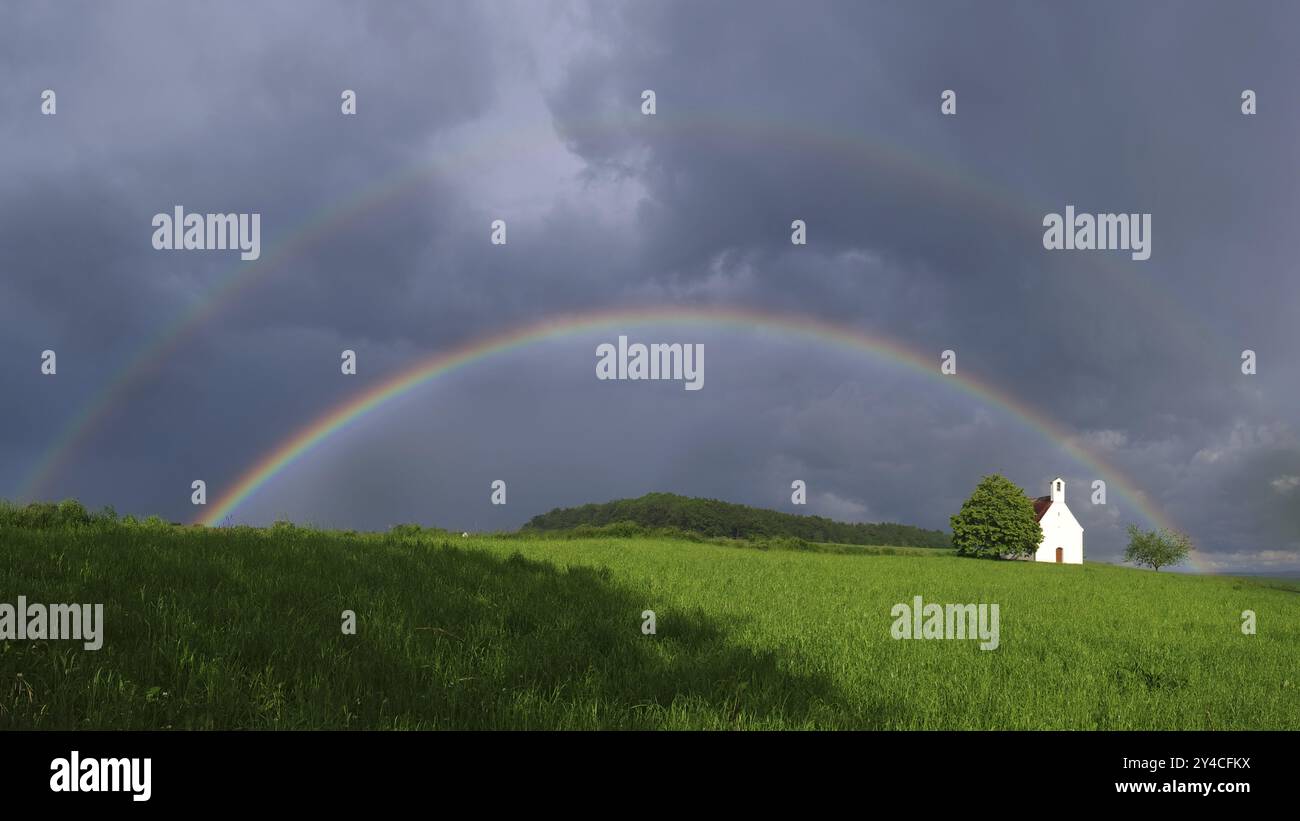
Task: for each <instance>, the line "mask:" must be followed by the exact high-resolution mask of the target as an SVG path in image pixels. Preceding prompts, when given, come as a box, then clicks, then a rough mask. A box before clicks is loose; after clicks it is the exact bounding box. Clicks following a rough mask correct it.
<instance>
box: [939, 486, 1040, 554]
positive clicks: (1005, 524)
mask: <svg viewBox="0 0 1300 821" xmlns="http://www.w3.org/2000/svg"><path fill="white" fill-rule="evenodd" d="M949 521H950V522H951V523H952V545H953V547H955V548H957V552H958V553H959V554H961V555H963V556H1012V557H1015V556H1032V555H1033V554H1034V551H1035V550H1037V549H1038V545H1039V544H1041V543H1042V541H1043V529H1042V528H1041V527H1039V526H1038V519H1037V517H1035V516H1034V503H1033V502H1031V501H1029V497H1028V496H1026V495H1025V492H1024V491H1023V490H1021V489H1020V488H1019V487H1018V486H1017V485H1016V484H1015V483H1013V482H1011V481H1010V480H1008V479H1006V478H1004V477H1002V476H999V475H997V474H996V473H995V474H993V475H991V476H985V477H984V478H983V479H981V480H980V483H979V485H977V486H976V487H975V492H974V493H972V494H971V497H970V498H969V499H967V500H966V501H965V502H964V503H963V504H962V506H961V510H960V511H958V512H957V514H956V515H955V516H953V517H952V518H951V519H950V520H949Z"/></svg>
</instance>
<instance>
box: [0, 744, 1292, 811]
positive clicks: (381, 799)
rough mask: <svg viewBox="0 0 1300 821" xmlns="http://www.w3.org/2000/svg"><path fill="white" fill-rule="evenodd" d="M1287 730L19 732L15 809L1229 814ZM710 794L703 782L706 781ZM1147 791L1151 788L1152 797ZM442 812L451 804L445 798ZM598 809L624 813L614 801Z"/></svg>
mask: <svg viewBox="0 0 1300 821" xmlns="http://www.w3.org/2000/svg"><path fill="white" fill-rule="evenodd" d="M1294 739H1295V736H1294V734H1290V733H1281V732H1256V733H1248V732H1228V733H1212V732H1204V733H1201V732H1165V733H1161V732H1150V733H1143V732H1117V733H1081V732H1032V733H1030V732H1025V733H1015V732H836V733H826V732H783V733H708V732H665V733H628V732H608V733H592V732H565V733H554V732H500V733H483V732H477V733H465V732H47V733H40V732H6V733H2V734H0V773H3V776H2V777H0V785H2V786H3V791H4V792H3V794H4V802H5V806H6V808H11V807H13V806H15V803H16V802H22V803H24V804H35V805H40V806H45V807H50V808H59V807H67V808H83V809H89V808H91V807H92V806H94V807H97V808H104V809H109V808H117V809H119V810H125V811H128V812H129V811H132V810H137V809H149V808H157V807H166V808H168V809H201V810H211V809H221V808H232V809H235V808H254V807H256V808H263V807H275V806H280V805H283V806H292V807H294V808H296V809H299V810H301V809H310V808H313V807H321V808H325V809H329V810H331V811H338V810H341V809H342V808H345V807H347V806H363V807H364V806H374V805H376V804H386V803H388V802H393V801H399V802H403V801H409V802H417V801H418V802H427V801H428V800H429V799H430V798H431V797H432V796H436V797H437V799H438V801H439V802H446V801H448V800H455V799H457V798H464V799H465V800H472V801H474V802H475V805H477V806H483V803H484V802H485V801H486V802H488V803H490V804H492V805H493V806H496V805H498V804H500V803H513V802H515V801H518V802H521V803H524V804H531V805H532V806H533V808H534V809H538V808H542V807H547V806H551V805H553V804H556V803H563V804H564V805H566V806H572V805H573V803H574V802H575V801H582V800H584V799H587V800H593V801H594V800H596V797H597V796H600V795H601V794H602V793H607V792H609V791H610V790H613V791H614V793H613V794H612V795H613V797H612V798H611V799H610V800H618V799H617V795H618V794H622V795H623V796H624V799H623V800H631V799H630V796H633V795H635V802H634V803H635V805H636V806H635V807H631V806H629V809H635V810H637V811H639V812H644V811H645V810H646V809H647V804H648V803H656V802H660V801H662V802H664V803H665V804H666V805H672V804H675V803H676V804H678V805H679V806H680V804H679V802H677V799H678V798H683V797H686V796H690V797H691V800H692V801H693V802H695V803H697V804H701V805H702V804H710V803H715V802H718V801H722V800H723V799H724V798H725V803H726V804H727V805H729V806H731V807H733V808H734V807H736V806H737V805H742V804H745V803H750V802H761V803H763V804H767V803H768V802H770V801H773V800H777V799H780V798H782V797H783V796H784V797H787V798H789V799H792V800H797V801H800V802H803V803H805V805H806V804H807V803H809V802H813V803H816V802H821V801H828V800H837V799H839V798H840V797H842V796H843V795H846V794H851V795H852V796H853V799H854V800H855V801H870V800H872V799H878V798H885V799H888V798H895V797H904V796H908V797H912V798H915V797H917V796H924V797H925V798H926V800H927V801H931V800H932V799H933V800H935V801H938V802H941V803H942V802H945V801H953V802H958V803H964V802H969V801H972V800H978V799H979V798H981V797H985V798H986V797H989V796H990V795H997V796H998V801H999V804H1000V805H1011V806H1015V805H1019V804H1021V803H1024V804H1025V805H1032V804H1033V803H1034V802H1036V801H1038V800H1040V799H1047V798H1050V799H1051V800H1053V801H1054V802H1057V805H1060V804H1062V803H1064V804H1066V805H1073V806H1077V805H1079V804H1085V805H1092V804H1099V803H1104V804H1112V803H1113V804H1114V805H1116V806H1124V805H1125V804H1130V803H1132V802H1135V801H1140V802H1143V803H1146V802H1150V801H1155V802H1157V803H1159V802H1161V801H1164V800H1175V801H1177V802H1178V803H1179V804H1182V803H1183V802H1184V801H1185V800H1187V799H1195V800H1198V801H1201V802H1204V803H1203V804H1202V806H1205V807H1213V808H1215V809H1226V808H1232V807H1237V806H1240V805H1241V802H1243V801H1250V800H1252V799H1256V798H1259V799H1264V800H1270V799H1271V800H1273V801H1280V800H1285V799H1286V798H1287V797H1289V796H1290V795H1291V794H1292V792H1291V789H1290V787H1291V786H1292V785H1291V784H1289V783H1288V782H1289V780H1292V779H1294V774H1295V756H1294V747H1293V743H1294ZM702 791H703V794H702ZM1139 796H1140V797H1139ZM442 806H443V809H444V810H451V809H452V807H453V805H450V804H442ZM601 806H602V807H605V808H607V809H616V805H614V804H609V803H607V802H606V801H604V800H602V802H601Z"/></svg>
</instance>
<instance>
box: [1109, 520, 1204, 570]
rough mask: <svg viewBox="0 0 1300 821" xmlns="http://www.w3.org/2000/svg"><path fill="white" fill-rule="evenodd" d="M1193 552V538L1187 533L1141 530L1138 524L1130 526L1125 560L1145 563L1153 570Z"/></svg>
mask: <svg viewBox="0 0 1300 821" xmlns="http://www.w3.org/2000/svg"><path fill="white" fill-rule="evenodd" d="M1191 552H1192V540H1191V538H1189V537H1188V536H1187V534H1185V533H1179V532H1178V531H1176V530H1168V529H1163V530H1160V531H1158V532H1157V531H1155V530H1141V529H1139V528H1138V526H1137V525H1129V526H1128V548H1127V549H1126V550H1125V551H1124V561H1126V562H1133V563H1134V564H1137V565H1145V566H1147V567H1149V568H1151V569H1152V570H1159V569H1160V568H1162V567H1170V566H1172V565H1176V564H1178V563H1180V562H1182V561H1183V560H1185V559H1186V558H1187V555H1188V554H1189V553H1191Z"/></svg>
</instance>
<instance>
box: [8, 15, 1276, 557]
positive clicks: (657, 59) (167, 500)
mask: <svg viewBox="0 0 1300 821" xmlns="http://www.w3.org/2000/svg"><path fill="white" fill-rule="evenodd" d="M0 15H2V16H3V25H0V179H2V180H3V182H4V184H3V186H2V187H0V454H2V455H3V458H0V497H7V498H23V499H25V500H26V499H31V498H63V497H69V496H74V497H77V498H79V499H80V500H82V501H83V502H84V503H85V504H86V505H87V506H90V507H99V506H101V505H106V504H111V505H113V506H114V507H115V508H116V509H117V510H118V511H119V512H120V513H127V512H130V513H135V514H150V513H156V514H158V515H161V516H163V517H164V518H167V519H172V520H178V521H181V520H183V521H189V520H192V519H194V518H195V517H196V515H199V511H197V510H196V508H195V507H194V506H193V505H191V503H190V493H191V490H190V483H191V482H192V481H193V480H194V479H203V480H205V481H206V482H207V483H208V488H209V500H210V501H212V500H214V499H216V498H218V497H220V496H221V495H222V494H223V492H224V491H225V490H226V489H228V488H229V487H230V485H231V484H232V483H233V482H234V481H235V479H236V478H237V477H238V476H239V475H240V474H241V473H243V472H244V471H245V470H246V469H247V468H248V467H249V466H250V465H252V464H254V463H255V462H256V461H257V460H258V459H259V458H260V457H262V456H263V455H264V454H265V453H266V452H268V451H269V450H270V449H272V448H274V447H275V446H276V445H277V444H278V443H280V442H281V441H283V440H284V439H285V438H286V437H288V436H290V435H291V434H293V433H294V432H295V431H297V430H298V429H300V428H302V427H303V426H304V425H306V424H309V423H310V422H311V421H312V420H314V419H316V418H317V417H318V416H320V415H321V414H323V413H326V412H327V411H329V409H330V408H332V407H333V406H335V405H336V404H337V403H339V402H341V401H345V400H346V399H348V398H349V397H353V396H356V395H359V394H360V393H362V392H364V391H365V390H366V389H367V388H368V387H374V386H376V385H379V384H381V383H382V382H383V381H384V380H385V378H387V377H389V376H391V375H393V374H395V373H398V372H399V371H401V370H402V369H404V368H405V367H408V366H410V365H412V364H414V363H416V362H418V361H420V360H421V359H422V358H425V357H428V356H430V355H432V354H434V353H436V352H438V351H443V350H451V349H455V348H457V347H459V346H461V345H464V344H465V343H467V342H470V341H472V340H475V339H481V338H488V337H490V336H493V335H495V334H499V333H502V332H507V331H509V330H511V329H512V328H517V327H520V326H522V325H525V324H527V323H530V322H535V321H538V320H541V319H544V318H546V317H548V316H552V315H558V314H565V313H584V312H590V311H600V310H608V309H636V308H647V307H667V306H690V307H694V308H701V307H704V308H736V309H755V310H764V311H768V312H781V313H789V314H797V315H801V316H809V317H815V318H817V319H819V320H821V321H825V322H829V323H834V324H836V325H839V326H843V327H845V328H851V329H854V330H856V331H859V332H862V333H867V334H870V335H873V336H878V337H886V338H891V339H894V340H896V341H897V342H898V344H900V345H902V346H903V347H906V348H907V349H909V350H911V351H914V352H915V353H916V354H917V355H918V356H920V357H922V358H923V359H926V360H932V361H933V363H934V365H933V372H931V373H926V372H919V371H918V370H916V369H909V368H907V367H902V366H900V365H899V363H898V362H896V361H891V360H890V359H889V358H888V357H882V356H878V355H873V354H871V353H868V352H865V351H853V350H849V349H846V348H843V347H837V346H832V345H828V344H826V343H825V342H824V341H822V340H818V339H815V338H809V337H806V336H799V335H792V334H788V333H779V332H774V331H772V330H771V329H766V330H765V329H761V328H744V327H736V326H732V325H722V324H719V325H717V326H711V325H709V324H708V323H703V324H701V323H691V324H681V323H669V322H664V323H658V324H649V325H647V324H633V323H629V324H628V326H627V327H626V328H619V327H617V326H612V327H609V328H606V329H601V330H599V331H594V332H580V333H573V334H567V335H559V336H555V337H553V338H549V339H546V340H544V341H541V342H538V343H536V344H532V345H527V346H523V347H520V348H517V349H513V350H510V351H507V352H503V353H500V354H496V355H493V356H491V357H487V358H484V359H481V360H479V361H476V362H474V363H473V364H471V365H470V366H468V367H465V368H462V369H460V370H457V371H455V372H453V373H450V374H448V375H446V376H444V377H440V378H438V379H435V380H433V381H430V382H429V383H427V384H425V385H423V386H422V387H420V388H418V389H416V390H413V391H411V392H409V393H407V394H405V395H403V396H402V397H401V398H399V399H396V400H394V401H392V402H390V403H387V404H385V405H383V406H382V407H380V408H378V409H377V410H375V411H374V412H372V413H370V414H369V415H367V416H365V417H363V418H361V419H359V420H357V422H356V423H354V424H353V425H351V426H349V427H348V428H346V429H344V430H342V431H341V432H339V433H337V434H335V435H333V436H331V437H329V438H328V439H326V440H325V441H324V442H322V443H321V444H320V445H319V446H318V447H316V448H315V449H313V450H312V451H311V452H309V453H308V454H307V455H305V456H304V457H303V458H302V459H300V460H298V461H296V462H295V463H293V464H292V465H291V466H290V467H288V468H287V469H286V470H284V471H283V472H281V473H279V474H278V475H277V476H276V477H274V479H272V480H271V481H270V482H268V483H267V484H266V486H265V487H263V488H262V489H261V490H260V491H259V492H258V493H256V494H255V495H253V496H252V497H251V498H250V499H248V500H247V501H246V502H245V503H244V504H242V505H241V506H239V507H238V508H237V509H236V510H235V512H234V514H233V520H234V521H242V522H251V523H269V522H270V521H272V520H274V519H276V518H290V519H293V520H296V521H304V522H313V523H317V524H321V525H330V526H339V527H349V528H358V529H375V528H384V527H387V526H389V525H391V524H395V523H398V522H412V521H414V522H422V523H425V524H436V525H439V526H444V527H450V528H456V529H461V528H467V529H474V530H488V529H495V528H513V527H516V526H518V525H520V524H522V523H523V522H524V521H526V520H527V519H528V518H530V517H531V516H533V515H535V514H537V513H540V512H544V511H546V510H548V509H550V508H552V507H556V506H566V505H573V504H581V503H585V502H589V501H603V500H607V499H611V498H618V497H624V496H635V495H639V494H641V493H645V492H647V491H653V490H664V491H674V492H679V493H685V494H691V495H704V496H712V497H716V498H722V499H727V500H730V501H736V502H742V503H748V504H755V505H761V506H767V507H774V508H776V509H781V510H789V511H791V512H805V513H816V514H821V515H826V516H830V517H833V518H837V519H843V520H851V521H897V522H904V523H910V524H916V525H921V526H924V527H931V528H947V527H948V517H949V516H950V515H951V514H952V513H954V512H955V511H956V510H957V509H958V507H959V506H960V504H961V502H962V500H963V499H964V498H965V497H966V496H967V495H968V494H969V492H970V490H971V489H972V488H973V487H974V485H975V484H976V482H977V481H978V480H979V478H980V476H982V475H984V474H987V473H991V472H1000V473H1003V474H1004V475H1006V476H1008V477H1009V478H1011V479H1012V480H1013V481H1015V482H1017V483H1018V484H1020V485H1021V486H1022V487H1024V488H1025V489H1026V490H1027V491H1028V492H1029V493H1030V495H1033V496H1036V495H1040V494H1043V493H1046V492H1047V483H1048V481H1049V480H1050V479H1051V478H1052V477H1053V476H1056V475H1061V476H1064V477H1065V478H1066V480H1067V483H1068V484H1067V500H1068V501H1069V502H1070V505H1071V508H1072V510H1074V512H1075V514H1076V516H1077V517H1078V518H1079V519H1080V521H1081V522H1082V524H1083V525H1084V527H1085V529H1086V532H1085V550H1086V555H1087V557H1088V558H1089V559H1093V560H1100V561H1115V560H1118V559H1119V557H1120V555H1121V553H1122V549H1123V544H1124V534H1123V528H1124V526H1125V525H1126V524H1128V523H1136V524H1139V525H1142V526H1151V525H1153V524H1154V523H1153V521H1152V520H1151V519H1149V518H1148V517H1147V516H1145V515H1144V514H1143V513H1142V512H1141V511H1140V510H1139V509H1138V506H1137V504H1136V503H1135V501H1134V499H1133V498H1132V495H1133V494H1126V493H1124V492H1123V491H1122V490H1121V488H1122V486H1123V485H1124V484H1125V482H1129V483H1131V485H1132V486H1133V488H1135V490H1136V491H1137V493H1139V494H1141V495H1142V496H1143V497H1144V498H1145V500H1146V503H1147V504H1148V506H1149V507H1150V508H1151V509H1153V510H1157V511H1160V514H1161V515H1162V516H1163V517H1164V519H1165V520H1167V521H1168V522H1170V523H1173V524H1174V525H1176V526H1177V527H1179V528H1181V529H1183V530H1186V531H1187V532H1188V533H1190V534H1191V536H1192V537H1193V540H1194V542H1195V543H1196V545H1197V546H1198V548H1199V555H1200V560H1201V565H1202V567H1203V568H1205V569H1213V570H1220V571H1232V572H1279V571H1287V570H1291V571H1294V570H1297V569H1300V435H1298V434H1300V431H1298V430H1297V426H1298V423H1300V411H1298V410H1297V409H1300V339H1298V337H1300V330H1298V329H1297V321H1296V320H1297V317H1300V276H1298V275H1297V268H1296V263H1295V260H1296V259H1297V257H1298V256H1300V254H1298V252H1300V231H1297V230H1296V229H1297V224H1298V221H1297V218H1298V217H1300V207H1298V206H1300V201H1298V200H1300V186H1298V185H1297V184H1296V175H1297V173H1300V140H1298V139H1297V136H1300V93H1297V88H1296V78H1297V77H1300V52H1297V51H1296V49H1295V48H1294V47H1293V46H1294V44H1293V42H1291V40H1292V39H1293V38H1292V35H1293V33H1294V32H1295V31H1296V30H1297V26H1300V10H1298V9H1297V8H1296V7H1295V6H1294V5H1291V4H1284V3H1277V4H1262V3H1246V4H1234V5H1231V6H1230V5H1228V4H1221V3H1216V4H1210V3H1198V2H1186V3H1176V4H1174V3H1171V4H1159V3H1141V4H1134V3H1114V4H1106V3H1100V4H1099V3H1089V4H1087V5H1086V7H1077V8H1069V7H1066V6H1065V5H1064V4H1044V3H1023V4H1011V3H1002V2H995V3H971V4H956V3H937V2H926V3H914V4H906V5H904V4H897V3H863V2H845V3H826V2H809V3H801V4H789V3H762V2H745V3H739V2H717V3H686V2H655V3H647V2H638V3H613V2H599V3H593V4H589V5H588V4H579V3H543V2H518V3H499V2H481V3H479V2H476V3H460V2H455V3H453V2H430V3H419V4H416V3H403V4H396V3H383V4H380V3H371V4H365V5H362V4H355V3H338V4H331V3H317V2H312V3H306V2H302V3H276V4H265V3H254V2H248V3H222V4H211V3H197V2H182V3H161V2H159V3H143V2H131V3H127V2H107V3H95V4H89V3H87V4H80V3H78V4H73V3H63V4H42V3H26V2H22V3H19V2H12V3H4V4H3V5H0ZM46 89H51V90H53V91H55V93H56V94H57V98H56V99H57V110H56V113H55V114H54V115H53V116H49V115H44V114H42V111H41V94H42V92H43V91H44V90H46ZM344 89H352V90H355V92H356V94H357V114H356V115H355V116H344V115H343V114H342V113H341V111H340V104H341V102H340V94H341V92H342V91H343V90H344ZM646 89H652V90H654V91H655V93H656V97H657V98H656V105H657V110H656V113H655V114H654V115H653V116H646V115H643V114H642V112H641V103H642V91H643V90H646ZM945 89H952V90H954V91H956V93H957V113H956V115H955V116H944V115H943V114H941V113H940V94H941V92H942V91H943V90H945ZM1243 89H1252V90H1254V91H1255V92H1256V94H1257V99H1258V113H1257V114H1255V115H1253V116H1245V115H1243V114H1242V113H1241V93H1242V91H1243ZM177 205H181V206H184V207H185V208H186V209H187V210H189V211H196V212H227V213H235V212H239V213H259V214H260V215H261V230H262V235H261V240H262V257H261V259H259V260H257V261H252V262H243V261H240V259H239V255H238V253H237V252H230V251H197V250H192V251H160V250H155V249H154V248H153V247H152V245H151V236H152V227H151V220H152V218H153V216H154V215H155V214H157V213H160V212H167V213H170V212H171V210H172V209H173V208H174V207H175V206H177ZM1067 205H1073V206H1075V208H1076V209H1077V210H1079V211H1082V212H1090V213H1110V212H1115V213H1119V212H1124V213H1150V214H1151V215H1152V218H1151V219H1152V237H1151V240H1152V242H1151V247H1152V253H1151V258H1150V259H1149V260H1146V261H1134V260H1132V259H1131V258H1130V255H1129V254H1128V253H1127V252H1124V251H1091V252H1085V251H1047V250H1045V249H1044V247H1043V242H1042V239H1043V227H1042V224H1043V223H1042V220H1043V217H1044V215H1045V214H1047V213H1051V212H1055V213H1061V212H1063V211H1064V209H1065V207H1066V206H1067ZM496 219H501V220H505V221H506V223H507V226H508V234H507V236H508V240H507V244H505V245H503V246H500V245H493V244H492V243H491V242H490V241H489V240H490V229H489V226H490V224H491V222H492V221H493V220H496ZM795 219H802V220H804V221H806V223H807V226H808V242H807V244H806V245H802V246H796V245H793V244H792V243H791V241H790V234H791V230H790V224H791V221H792V220H795ZM187 318H188V319H187ZM619 333H625V334H627V335H628V336H630V337H631V338H632V339H633V341H643V342H682V343H702V344H703V345H704V347H705V350H706V351H707V358H706V380H705V383H706V386H705V388H704V389H703V390H701V391H685V390H683V388H682V385H681V383H679V382H626V381H624V382H617V381H613V382H606V381H599V380H597V379H596V376H595V361H596V360H595V354H594V351H595V347H596V346H597V345H598V344H600V343H602V342H612V341H614V338H615V337H616V336H617V335H618V334H619ZM46 349H51V350H54V351H55V352H56V354H57V357H58V358H57V367H58V371H57V374H56V375H54V376H48V375H43V374H42V373H41V352H42V351H44V350H46ZM344 349H353V350H355V351H356V352H357V354H358V362H359V365H358V371H359V372H358V373H357V374H356V375H355V376H345V375H343V374H342V373H341V372H340V367H339V365H340V358H339V357H340V352H341V351H342V350H344ZM945 349H951V350H954V351H956V352H957V361H958V377H957V379H961V378H972V379H978V380H979V381H980V382H981V383H984V384H986V385H988V386H990V387H991V388H992V389H993V390H994V391H995V392H997V393H999V394H1001V395H1004V396H1006V397H1009V398H1011V399H1012V400H1014V402H1015V403H1018V404H1021V405H1024V406H1027V407H1030V408H1033V409H1035V412H1036V413H1039V414H1041V415H1043V416H1044V417H1046V418H1048V419H1050V420H1051V424H1052V425H1054V426H1056V427H1057V428H1058V430H1059V432H1063V433H1064V434H1065V437H1066V438H1067V439H1068V440H1069V442H1070V443H1071V444H1072V445H1073V446H1074V447H1076V448H1079V449H1082V450H1083V451H1085V452H1087V453H1088V454H1089V457H1090V460H1091V461H1093V462H1094V464H1089V463H1087V462H1086V461H1084V460H1080V459H1078V458H1076V457H1075V456H1074V455H1072V453H1071V449H1070V448H1067V447H1065V446H1064V445H1063V443H1062V441H1060V440H1059V439H1054V438H1053V437H1050V436H1046V435H1044V434H1043V433H1042V431H1040V430H1038V429H1036V428H1035V427H1034V426H1033V425H1029V424H1026V422H1025V420H1024V419H1023V418H1021V417H1020V416H1019V415H1018V414H1016V413H1013V412H1011V411H1009V410H1008V409H1007V408H1006V407H1005V406H1004V405H1003V404H1002V403H1000V402H992V401H989V400H987V399H986V398H983V397H981V396H979V395H975V394H972V393H970V392H968V391H964V390H962V389H961V388H960V387H959V386H958V385H956V384H954V381H955V380H954V379H949V378H946V377H941V376H940V375H938V370H939V355H940V352H941V351H943V350H945ZM1246 349H1251V350H1254V351H1255V352H1256V354H1257V357H1258V372H1257V373H1255V374H1253V375H1245V374H1243V373H1242V370H1241V354H1242V351H1243V350H1246ZM141 363H143V365H142V364H141ZM946 379H947V380H948V381H945V380H946ZM105 397H108V398H107V399H106V398H105ZM1096 464H1101V465H1104V466H1106V467H1105V471H1106V472H1099V469H1098V468H1097V467H1096V466H1095V465H1096ZM50 465H53V467H52V468H50V467H49V466H50ZM496 479H502V480H504V481H506V483H507V488H508V491H507V504H506V505H504V506H493V505H492V504H491V503H490V499H489V485H490V483H491V482H492V481H493V480H496ZM795 479H803V480H805V481H806V482H807V483H808V491H809V492H808V504H807V505H806V507H804V508H797V507H795V506H793V505H792V504H791V502H790V483H791V482H792V481H793V480H795ZM1095 479H1103V480H1106V481H1107V482H1108V498H1107V503H1106V504H1105V505H1094V504H1092V503H1091V501H1090V495H1091V494H1090V486H1091V483H1092V482H1093V480H1095Z"/></svg>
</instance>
